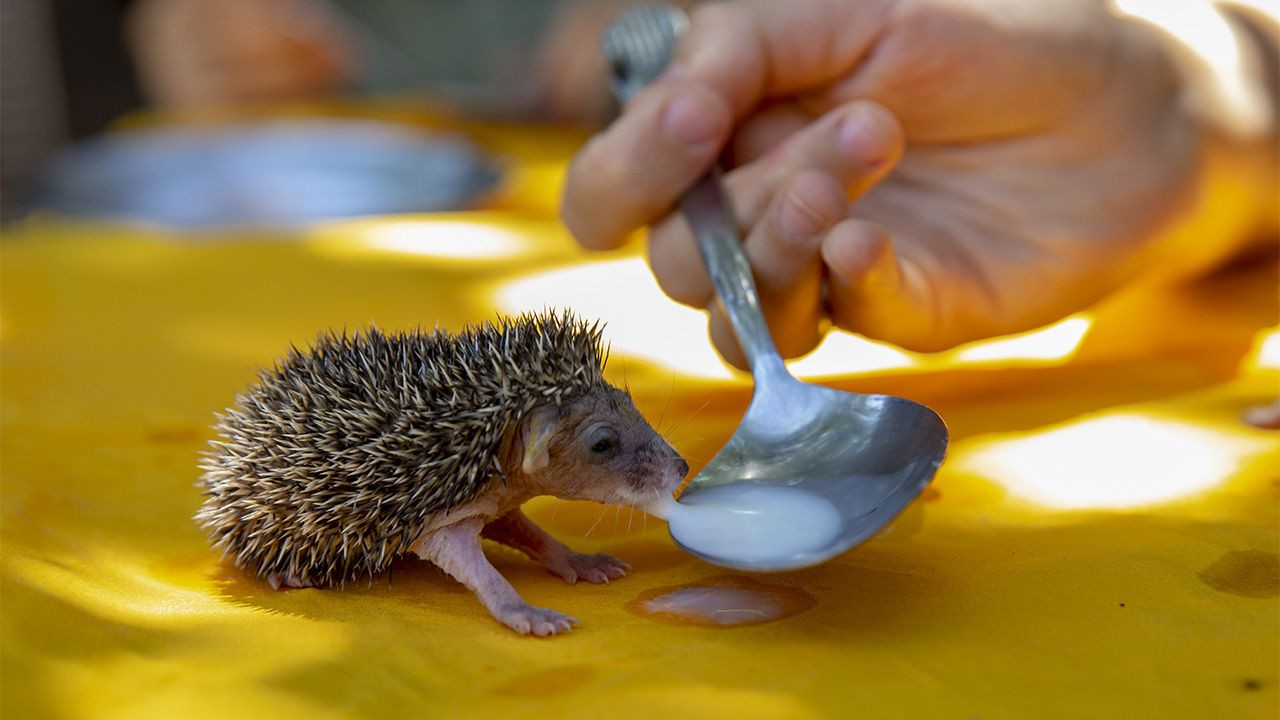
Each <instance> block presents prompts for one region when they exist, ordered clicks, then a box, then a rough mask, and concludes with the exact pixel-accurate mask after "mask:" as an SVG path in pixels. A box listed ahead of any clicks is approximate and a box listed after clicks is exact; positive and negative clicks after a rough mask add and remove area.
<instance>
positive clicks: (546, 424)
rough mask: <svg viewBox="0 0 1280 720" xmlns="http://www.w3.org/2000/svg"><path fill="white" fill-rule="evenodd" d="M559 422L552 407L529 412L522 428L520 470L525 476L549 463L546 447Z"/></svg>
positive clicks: (557, 414) (548, 406)
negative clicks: (522, 451)
mask: <svg viewBox="0 0 1280 720" xmlns="http://www.w3.org/2000/svg"><path fill="white" fill-rule="evenodd" d="M559 422H560V413H558V412H557V411H556V408H555V406H553V405H541V406H539V407H536V408H534V409H533V410H532V411H530V413H529V415H528V416H527V417H526V419H525V426H524V461H523V462H522V463H521V464H520V469H521V470H524V473H525V474H526V475H529V474H531V473H535V472H537V471H539V470H541V469H542V468H544V467H546V466H547V463H549V462H551V457H550V456H549V455H548V454H547V446H548V445H550V444H551V436H552V435H554V434H555V431H556V425H558V424H559Z"/></svg>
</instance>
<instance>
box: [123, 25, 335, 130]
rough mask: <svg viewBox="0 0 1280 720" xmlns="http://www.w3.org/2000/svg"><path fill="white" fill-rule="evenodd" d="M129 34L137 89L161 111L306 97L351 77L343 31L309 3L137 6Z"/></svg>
mask: <svg viewBox="0 0 1280 720" xmlns="http://www.w3.org/2000/svg"><path fill="white" fill-rule="evenodd" d="M128 30H129V41H130V46H131V48H132V50H133V53H134V56H135V58H136V61H137V63H138V67H139V72H140V75H141V76H142V81H143V84H144V86H146V89H147V91H148V94H149V95H150V96H151V98H152V99H153V101H155V102H156V103H157V104H158V105H161V106H166V107H173V108H208V107H222V106H234V105H242V104H247V103H254V102H263V101H280V100H298V99H304V98H311V97H316V96H321V95H324V94H326V93H329V92H333V91H335V90H337V89H339V88H340V87H341V86H342V85H343V84H345V83H346V82H347V80H348V78H349V77H350V75H351V71H352V64H353V59H352V53H351V42H350V40H349V38H348V37H347V34H346V32H347V31H346V29H345V28H344V27H343V25H342V22H341V21H340V20H339V19H338V18H336V17H334V16H333V15H332V14H330V13H329V12H327V11H326V8H325V7H324V6H323V5H322V4H321V3H318V2H316V1H315V0H144V1H143V2H141V3H139V5H138V7H137V8H136V9H135V10H134V11H133V13H132V14H131V15H130V19H129V28H128Z"/></svg>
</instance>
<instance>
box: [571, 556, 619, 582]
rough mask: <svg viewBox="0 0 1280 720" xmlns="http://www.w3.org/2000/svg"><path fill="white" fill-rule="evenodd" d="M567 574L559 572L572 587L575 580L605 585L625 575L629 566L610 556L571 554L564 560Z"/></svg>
mask: <svg viewBox="0 0 1280 720" xmlns="http://www.w3.org/2000/svg"><path fill="white" fill-rule="evenodd" d="M564 562H565V564H566V565H567V566H568V572H560V573H559V575H560V577H563V578H564V579H565V581H566V582H568V583H569V584H570V585H572V584H573V583H574V582H575V581H577V580H586V581H587V582H589V583H607V582H609V581H610V580H617V579H618V578H620V577H623V576H625V575H626V574H627V571H628V570H630V569H631V566H630V565H628V564H626V563H624V562H622V561H621V560H619V559H618V558H616V557H614V556H612V555H605V554H604V553H600V554H599V555H585V554H583V553H576V552H571V553H569V554H568V555H566V556H565V558H564Z"/></svg>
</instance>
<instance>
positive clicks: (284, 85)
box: [128, 0, 630, 122]
mask: <svg viewBox="0 0 1280 720" xmlns="http://www.w3.org/2000/svg"><path fill="white" fill-rule="evenodd" d="M628 4H630V3H628V2H621V1H619V0H596V1H591V0H578V1H576V2H575V1H572V0H470V1H469V2H465V3H464V2H454V1H452V0H139V2H138V4H137V6H136V7H135V8H134V10H133V13H132V14H131V16H130V19H129V28H128V35H129V40H130V46H131V48H132V50H133V53H134V57H135V58H136V60H137V63H138V68H139V73H140V76H141V79H142V82H143V86H144V88H145V89H146V91H147V94H148V96H149V97H150V98H151V100H152V101H153V102H154V103H155V104H156V105H157V106H159V107H161V108H165V109H176V110H208V109H213V108H228V107H244V106H251V105H260V104H263V103H268V104H269V103H278V102H281V101H290V100H302V101H314V100H323V99H325V98H331V97H335V96H339V95H342V94H349V93H378V94H387V93H415V94H419V95H426V96H429V97H431V98H433V99H436V100H442V101H445V102H448V103H451V104H452V105H454V106H455V107H457V108H459V109H461V110H463V111H464V112H466V113H467V114H469V115H472V116H475V115H484V116H495V115H496V116H507V117H515V118H519V119H522V120H530V119H551V120H559V121H565V120H569V121H581V122H590V121H592V120H595V119H600V118H602V117H603V113H604V112H605V111H606V110H607V109H608V108H609V105H608V102H609V96H608V92H607V86H606V84H605V74H604V64H603V60H602V59H601V57H600V51H599V46H600V37H601V33H602V32H603V30H604V28H605V27H606V26H607V24H608V23H609V22H610V21H611V20H612V18H613V17H614V15H616V14H617V12H618V11H619V10H620V9H622V8H624V7H626V6H627V5H628Z"/></svg>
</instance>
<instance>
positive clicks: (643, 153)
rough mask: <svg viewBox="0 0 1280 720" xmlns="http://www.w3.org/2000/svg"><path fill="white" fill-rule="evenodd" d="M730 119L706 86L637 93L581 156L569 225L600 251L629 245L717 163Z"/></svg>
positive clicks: (565, 210) (569, 195)
mask: <svg viewBox="0 0 1280 720" xmlns="http://www.w3.org/2000/svg"><path fill="white" fill-rule="evenodd" d="M729 124H730V117H729V109H728V108H727V107H726V106H725V105H724V103H723V101H721V100H720V99H719V98H718V97H717V96H716V95H715V94H713V93H711V92H710V91H708V90H707V89H706V88H703V87H699V86H695V85H689V84H687V83H667V84H663V85H661V86H655V87H652V88H649V89H648V90H646V91H644V92H643V93H641V94H640V95H637V96H636V97H635V99H634V100H633V101H632V102H631V103H630V104H629V105H628V107H627V111H626V112H625V113H624V114H623V115H622V117H620V118H618V120H617V121H616V122H615V123H614V124H613V125H611V126H610V127H609V128H608V129H607V130H605V131H604V132H603V133H601V134H600V135H597V136H596V137H594V138H592V139H591V140H590V141H589V142H588V143H587V145H586V146H585V147H584V148H583V149H582V150H581V151H580V152H579V153H578V155H577V156H576V157H575V158H574V160H573V164H572V165H571V166H570V168H569V175H568V177H567V178H566V180H565V186H564V197H563V201H562V206H561V213H560V214H561V216H562V217H563V218H564V222H565V225H567V226H568V227H569V230H570V231H572V232H573V234H574V237H576V238H577V239H578V242H580V243H582V244H583V245H585V246H586V247H588V248H591V249H593V250H608V249H611V248H615V247H618V246H620V245H622V244H623V243H624V242H625V241H626V239H627V236H628V235H629V234H630V233H631V232H632V231H633V230H636V229H637V228H639V227H642V226H644V225H648V224H649V223H650V222H653V221H654V220H655V219H656V218H658V217H661V216H662V215H664V214H666V213H667V211H668V210H669V209H670V208H671V205H672V204H673V203H675V201H676V199H677V198H678V197H679V196H680V194H681V193H682V192H684V190H685V189H686V188H688V187H689V185H691V184H692V183H693V181H694V180H696V179H697V178H698V176H700V175H701V174H702V173H704V172H706V169H707V168H709V167H710V166H711V164H712V163H713V162H715V158H716V155H717V153H719V151H720V148H721V146H723V145H724V143H725V140H726V139H727V138H728V135H729Z"/></svg>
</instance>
